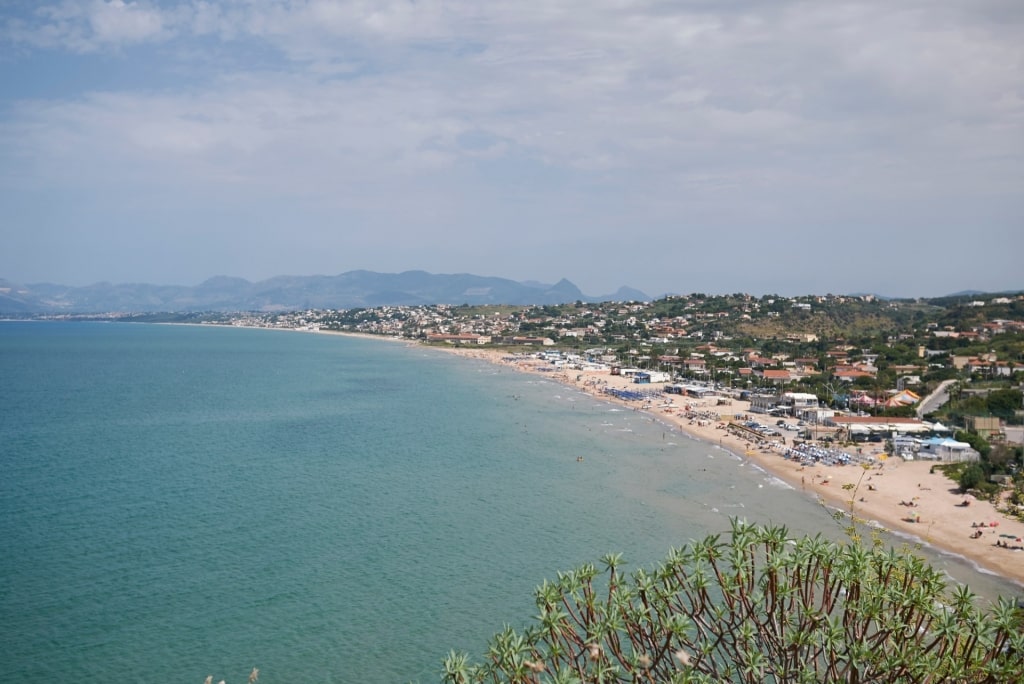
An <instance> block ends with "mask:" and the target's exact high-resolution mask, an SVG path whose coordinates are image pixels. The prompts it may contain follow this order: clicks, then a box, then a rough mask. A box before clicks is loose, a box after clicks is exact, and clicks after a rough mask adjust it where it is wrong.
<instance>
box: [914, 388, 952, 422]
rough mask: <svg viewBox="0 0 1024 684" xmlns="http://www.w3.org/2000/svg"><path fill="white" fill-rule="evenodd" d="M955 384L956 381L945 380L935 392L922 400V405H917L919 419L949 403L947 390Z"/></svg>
mask: <svg viewBox="0 0 1024 684" xmlns="http://www.w3.org/2000/svg"><path fill="white" fill-rule="evenodd" d="M955 382H956V380H943V381H942V382H941V383H939V386H938V387H936V388H935V391H934V392H932V393H931V394H929V395H928V396H927V397H925V398H924V399H922V400H921V403H920V404H918V405H917V417H918V418H920V417H922V416H924V415H925V414H928V413H931V412H932V411H934V410H935V409H937V408H939V407H940V406H942V405H943V404H945V403H946V402H947V401H949V392H947V391H946V390H947V389H949V386H950V385H952V384H953V383H955Z"/></svg>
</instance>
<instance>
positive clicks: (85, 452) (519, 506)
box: [0, 321, 1020, 684]
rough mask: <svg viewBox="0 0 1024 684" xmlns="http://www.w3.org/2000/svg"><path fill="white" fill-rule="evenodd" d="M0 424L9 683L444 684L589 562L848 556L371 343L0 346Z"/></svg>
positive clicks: (767, 503) (1007, 590) (661, 466)
mask: <svg viewBox="0 0 1024 684" xmlns="http://www.w3.org/2000/svg"><path fill="white" fill-rule="evenodd" d="M0 402H2V410H0V474H2V477H0V645H2V646H0V673H2V674H0V679H2V680H4V681H26V682H43V681H53V682H58V681H75V682H108V683H109V682H116V681H140V682H182V683H195V684H200V683H201V682H203V680H204V679H205V678H206V677H207V675H212V676H213V678H214V679H213V681H220V680H225V681H226V682H227V683H228V684H234V683H236V682H238V683H242V682H245V681H246V678H247V677H248V675H249V672H250V670H251V669H252V668H253V667H256V668H259V671H260V674H259V681H260V682H261V683H265V684H268V683H273V682H292V683H296V682H297V683H321V682H323V683H328V682H330V683H335V682H358V683H361V684H374V683H377V682H380V683H385V682H387V683H394V682H399V683H400V682H439V681H440V680H441V664H442V661H443V659H444V657H445V655H446V654H447V653H449V652H450V651H456V652H467V653H469V654H470V655H471V656H472V657H473V658H475V659H480V658H482V656H483V654H484V653H485V650H486V647H487V641H488V639H489V638H490V637H491V636H492V635H494V634H495V633H497V632H499V631H500V630H501V629H502V628H503V627H504V626H505V625H511V626H512V627H515V628H517V629H521V628H522V627H525V626H527V625H529V624H531V623H532V620H533V616H534V615H535V612H536V611H535V606H534V603H533V591H534V589H535V588H536V587H537V586H538V585H539V584H541V583H542V582H543V581H544V580H545V579H550V580H554V579H556V578H557V575H558V573H559V572H560V571H567V570H570V569H572V568H574V567H576V566H578V565H579V564H582V563H598V562H599V559H600V558H601V556H603V555H604V554H606V553H621V554H622V555H623V557H624V558H625V559H626V561H627V562H628V566H627V567H632V568H634V569H636V568H648V567H651V566H653V565H654V564H656V563H657V562H658V561H659V560H661V559H662V558H664V557H665V555H666V553H667V552H668V550H669V549H670V548H672V547H679V546H683V545H685V544H687V543H689V542H690V541H692V540H695V539H700V538H703V537H704V536H705V535H707V534H711V533H722V532H726V531H727V530H728V529H729V525H730V520H731V519H733V518H740V519H745V520H748V521H752V522H760V523H771V524H781V525H785V526H787V527H788V528H789V530H790V531H791V533H793V534H818V533H820V534H824V535H826V536H829V537H834V538H837V539H838V538H841V537H842V535H843V532H842V529H841V526H840V525H839V524H838V523H837V522H836V521H835V520H834V519H833V517H832V511H830V510H828V509H827V508H825V507H824V506H823V505H822V504H820V503H818V502H816V501H814V500H813V499H812V498H810V497H809V496H808V495H807V494H806V493H804V492H802V491H799V490H794V489H793V488H791V487H790V486H788V485H786V484H785V483H783V482H781V481H779V480H777V479H776V478H774V477H772V476H771V475H769V474H768V473H766V472H765V471H763V470H762V469H760V468H758V467H757V466H756V465H755V464H754V463H753V462H751V461H749V460H748V459H746V458H745V457H744V456H743V455H740V454H733V453H730V452H728V451H726V450H724V449H723V448H721V447H720V446H719V445H717V444H713V443H707V442H701V441H697V440H695V439H692V438H690V437H687V436H686V435H685V434H683V433H680V432H678V431H675V430H673V429H672V428H670V427H669V426H668V425H666V424H664V423H661V422H659V421H657V420H656V419H655V418H654V417H653V416H651V415H648V414H646V413H644V412H642V411H637V410H632V409H630V408H629V407H624V406H622V405H619V404H615V403H611V402H608V401H605V400H602V399H600V398H593V397H590V396H587V395H585V394H582V393H580V392H579V391H577V390H575V389H572V388H569V387H566V386H564V385H561V384H559V383H557V382H555V381H553V380H551V379H549V378H547V377H545V376H543V375H534V374H526V373H519V372H516V371H514V370H510V369H508V368H506V367H503V366H497V365H493V364H489V363H486V362H484V361H480V360H474V359H470V358H465V357H460V356H456V355H452V354H448V353H445V352H443V351H439V350H435V349H430V348H426V347H422V346H416V345H409V344H405V343H399V342H395V341H390V340H384V339H365V338H360V337H354V336H343V335H332V334H311V333H300V332H296V331H281V330H260V329H244V328H233V327H226V326H225V327H217V326H175V325H155V324H134V323H113V322H111V323H100V322H63V321H62V322H24V321H7V322H0ZM889 539H890V541H891V543H893V544H895V545H900V544H904V543H909V542H912V541H913V540H907V539H900V538H889ZM928 553H929V558H930V560H931V561H932V562H933V563H935V564H936V565H938V566H939V567H941V568H943V569H944V570H945V571H946V572H947V573H948V574H949V577H950V581H951V582H965V583H968V584H970V585H971V587H972V589H973V590H974V591H976V592H978V593H980V594H982V595H983V596H987V597H992V598H994V597H995V596H998V595H1011V594H1013V595H1016V594H1018V593H1019V592H1020V587H1018V586H1016V585H1014V584H1011V583H1008V582H1005V581H1003V580H1002V579H1000V578H998V577H995V576H993V575H991V574H986V573H984V572H979V571H977V570H976V569H975V568H974V567H972V566H971V564H970V563H968V562H966V561H965V560H964V559H961V558H957V557H955V556H950V555H946V554H939V553H933V552H928Z"/></svg>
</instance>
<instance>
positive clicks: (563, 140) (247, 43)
mask: <svg viewBox="0 0 1024 684" xmlns="http://www.w3.org/2000/svg"><path fill="white" fill-rule="evenodd" d="M0 86H2V87H0V207H3V210H2V214H0V216H2V219H0V278H6V279H9V280H13V281H15V282H22V283H35V282H44V281H46V282H56V283H63V284H69V285H84V284H88V283H92V282H95V281H100V280H106V281H112V282H148V283H158V284H177V285H195V284H198V283H199V282H201V281H202V280H205V279H206V278H208V277H210V276H213V275H230V276H240V277H243V278H247V279H249V280H260V279H264V278H267V277H270V276H274V275H281V274H289V275H312V274H325V275H333V274H337V273H341V272H344V271H349V270H354V269H369V270H375V271H383V272H399V271H404V270H410V269H423V270H427V271H431V272H434V273H475V274H479V275H493V276H503V277H507V278H512V279H515V280H529V279H533V280H540V281H544V282H552V283H553V282H555V281H557V280H558V279H560V278H563V277H565V278H568V279H569V280H571V281H573V282H574V283H575V284H576V285H578V286H579V287H580V288H581V289H582V290H583V291H584V292H586V293H587V294H591V295H601V294H607V293H611V292H612V291H614V290H615V289H616V288H617V287H618V286H620V285H623V284H628V285H630V286H633V287H637V288H640V289H642V290H644V291H646V292H647V293H648V294H652V295H658V294H662V293H664V292H694V291H702V292H711V293H722V292H738V291H745V292H751V293H755V294H760V293H766V292H768V293H779V294H803V293H825V292H833V293H844V292H879V293H882V294H887V295H892V296H928V295H942V294H947V293H950V292H954V291H958V290H963V289H980V290H989V291H995V290H1004V289H1022V288H1024V277H1022V274H1024V2H1020V0H878V1H872V0H867V1H865V2H858V3H847V2H819V1H816V0H815V1H809V2H787V1H778V2H771V1H766V0H721V1H718V2H716V1H713V0H695V1H687V0H650V1H645V0H636V1H633V2H631V1H629V0H561V1H557V2H550V1H545V2H535V1H533V0H516V1H515V2H479V1H476V0H473V1H470V0H465V1H464V0H451V1H440V0H437V1H432V0H427V1H423V2H419V1H415V2H414V1H410V0H364V1H360V2H329V1H327V0H305V1H303V0H290V1H288V0H277V1H275V0H217V1H214V0H177V1H172V0H160V1H159V2H158V1H156V0H150V1H147V0H136V1H135V2H127V1H124V0H108V1H103V0H81V1H77V2H76V1H64V2H48V1H47V0H31V1H29V0H25V1H22V0H13V1H12V0H6V1H5V2H2V3H0Z"/></svg>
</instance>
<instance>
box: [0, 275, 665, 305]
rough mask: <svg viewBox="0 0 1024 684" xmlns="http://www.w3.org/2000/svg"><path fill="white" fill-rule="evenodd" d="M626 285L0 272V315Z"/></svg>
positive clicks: (637, 294) (441, 297) (538, 300)
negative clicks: (187, 279)
mask: <svg viewBox="0 0 1024 684" xmlns="http://www.w3.org/2000/svg"><path fill="white" fill-rule="evenodd" d="M650 299H651V298H650V297H649V296H648V295H646V294H645V293H643V292H641V291H639V290H635V289H633V288H629V287H620V288H619V289H618V291H616V292H614V293H612V294H608V295H601V296H588V295H585V294H583V293H582V292H581V291H580V289H579V288H578V287H576V286H575V285H573V284H572V283H571V282H569V281H568V280H566V279H564V278H563V279H562V280H560V281H558V282H557V283H555V284H554V285H548V284H544V283H537V282H518V281H514V280H508V279H506V278H495V277H487V276H478V275H471V274H466V273H460V274H448V275H446V274H433V273H427V272H425V271H406V272H404V273H375V272H373V271H349V272H347V273H341V274H339V275H334V276H323V275H313V276H276V277H274V278H270V279H268V280H261V281H259V282H255V283H254V282H250V281H248V280H245V279H243V278H231V277H227V276H216V277H213V278H210V279H209V280H206V281H205V282H203V283H201V284H199V285H196V286H194V287H190V286H181V285H150V284H145V283H121V284H112V283H95V284H93V285H86V286H83V287H72V286H67V285H54V284H50V283H38V284H32V285H20V284H17V283H11V282H8V281H6V280H3V279H0V314H7V315H12V314H13V315H28V314H54V313H149V312H185V311H265V312H268V311H296V310H301V309H353V308H360V307H366V308H370V307H380V306H389V305H390V306H403V305H404V306H413V305H418V304H424V305H425V304H453V305H459V304H512V305H524V306H529V305H545V304H565V303H569V302H575V301H584V302H591V303H594V302H604V301H649V300H650Z"/></svg>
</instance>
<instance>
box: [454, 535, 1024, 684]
mask: <svg viewBox="0 0 1024 684" xmlns="http://www.w3.org/2000/svg"><path fill="white" fill-rule="evenodd" d="M602 563H603V565H604V571H603V572H601V571H599V570H598V569H597V568H596V567H595V566H594V565H584V566H582V567H580V568H577V569H576V570H574V571H572V572H568V573H564V574H559V576H558V581H557V582H555V583H547V582H545V583H544V584H543V585H541V586H540V587H539V588H538V589H537V591H536V602H537V608H538V610H539V615H538V617H537V623H536V624H535V625H533V626H531V627H529V628H527V629H526V630H524V631H523V632H522V633H519V632H516V631H514V630H513V629H512V628H508V627H507V628H506V629H505V630H504V631H502V632H500V633H499V634H497V635H495V636H494V637H493V638H492V640H491V642H490V647H489V650H488V652H487V656H486V659H485V661H484V662H482V663H479V664H474V663H471V662H470V660H469V657H468V656H467V655H466V654H459V653H454V652H453V653H451V654H449V656H448V658H447V659H446V660H445V664H444V668H445V669H444V681H445V682H449V683H450V684H472V683H481V682H510V683H511V682H523V683H527V682H531V683H532V682H537V683H539V682H551V683H553V684H557V683H561V684H567V683H569V682H576V683H581V682H588V683H590V682H594V683H610V682H616V683H618V682H675V683H680V684H681V683H683V682H709V683H710V682H750V683H753V682H757V683H760V682H914V683H921V684H924V683H926V682H948V681H956V682H1005V681H1016V677H1017V676H1018V675H1019V673H1020V672H1022V671H1024V633H1022V631H1021V626H1022V618H1021V616H1020V613H1019V611H1018V610H1017V608H1016V606H1015V605H1014V604H1013V603H1012V602H1011V601H1008V600H1005V599H1000V600H999V601H998V602H997V603H996V604H994V605H993V606H991V607H989V608H987V609H984V610H982V609H979V608H977V607H976V606H975V605H974V599H975V597H974V596H973V595H972V594H971V592H970V590H969V589H967V588H965V587H959V588H956V589H954V590H952V591H948V590H947V588H946V584H945V580H944V577H943V574H942V573H941V572H939V571H938V570H935V569H934V568H932V567H931V566H929V565H928V564H927V563H925V562H924V561H922V560H921V559H919V558H918V557H917V556H915V555H914V554H908V553H902V552H898V551H895V550H890V551H882V550H880V549H878V548H868V547H867V546H865V545H862V544H860V543H853V544H836V543H832V542H829V541H827V540H824V539H823V538H821V537H820V536H816V537H804V538H801V539H795V540H793V539H790V538H789V535H788V534H787V531H786V529H785V528H783V527H761V526H755V525H750V524H746V523H743V522H737V521H734V522H733V524H732V531H731V534H730V535H729V537H728V538H727V539H725V540H723V539H722V538H721V537H720V536H719V535H713V536H709V537H707V538H705V539H704V540H703V541H699V542H695V543H693V544H692V545H690V546H689V547H686V548H683V549H674V550H672V551H670V553H669V555H668V557H667V558H666V560H665V561H664V562H663V563H661V564H660V565H659V566H658V567H656V568H654V569H652V570H651V571H645V570H637V571H635V572H633V573H632V574H631V575H630V576H626V575H624V574H623V573H622V572H621V570H620V567H621V565H622V560H621V558H620V557H619V556H618V555H609V556H606V557H605V558H603V559H602Z"/></svg>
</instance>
